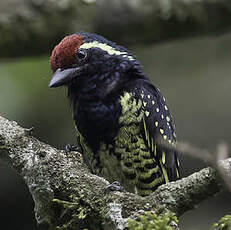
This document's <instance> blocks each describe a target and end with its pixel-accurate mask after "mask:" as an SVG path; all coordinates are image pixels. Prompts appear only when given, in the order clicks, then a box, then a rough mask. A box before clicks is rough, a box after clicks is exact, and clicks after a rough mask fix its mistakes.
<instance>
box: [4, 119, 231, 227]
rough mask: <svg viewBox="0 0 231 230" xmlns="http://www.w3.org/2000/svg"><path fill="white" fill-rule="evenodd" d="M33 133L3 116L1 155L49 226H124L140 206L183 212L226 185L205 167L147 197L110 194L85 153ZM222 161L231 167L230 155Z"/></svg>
mask: <svg viewBox="0 0 231 230" xmlns="http://www.w3.org/2000/svg"><path fill="white" fill-rule="evenodd" d="M31 132H32V130H31V129H25V128H22V127H20V126H19V125H17V123H16V122H14V121H9V120H7V119H5V118H3V117H1V116H0V159H4V160H6V161H8V162H9V164H10V165H11V166H12V167H13V168H14V169H15V170H16V171H17V172H18V173H19V175H21V176H22V177H23V179H24V181H25V183H26V185H27V186H28V188H29V191H30V193H31V195H32V197H33V199H34V203H35V215H36V219H37V222H38V223H39V224H42V225H44V226H47V229H67V227H68V229H83V228H88V229H124V228H125V226H126V225H127V220H128V218H132V219H133V217H134V215H136V214H137V213H139V212H140V211H141V210H142V211H156V210H158V209H159V208H160V207H164V208H167V209H168V210H170V211H172V212H174V213H176V215H177V216H180V215H182V214H183V213H184V212H186V211H187V210H190V209H193V208H194V207H195V206H196V205H197V204H198V203H200V202H201V201H202V200H204V199H206V198H208V197H210V196H212V195H214V194H216V193H217V192H219V191H220V190H221V189H222V187H223V184H222V183H221V181H220V178H219V175H218V173H217V172H216V170H214V169H212V168H205V169H202V170H201V171H200V172H197V173H194V174H192V175H190V176H189V177H187V178H183V179H181V180H179V181H177V182H172V183H168V184H166V185H162V186H160V187H159V188H158V189H157V190H156V191H155V192H154V193H153V194H151V195H150V196H148V197H144V198H143V197H140V196H138V195H135V194H131V193H128V192H112V193H109V194H107V195H105V194H104V189H105V187H106V185H108V184H109V182H108V181H106V180H105V179H103V178H100V177H98V176H96V175H93V174H91V173H90V172H89V171H88V168H87V167H86V166H85V164H84V163H83V162H82V157H81V154H80V153H78V152H71V153H66V152H65V151H62V150H57V149H55V148H54V147H52V146H50V145H48V144H45V143H43V142H41V141H39V140H37V139H36V138H34V137H33V136H32V135H31ZM220 164H221V165H222V166H224V167H223V169H224V170H225V171H227V173H228V172H229V171H231V158H230V159H227V160H224V161H222V162H220ZM229 174H230V173H229Z"/></svg>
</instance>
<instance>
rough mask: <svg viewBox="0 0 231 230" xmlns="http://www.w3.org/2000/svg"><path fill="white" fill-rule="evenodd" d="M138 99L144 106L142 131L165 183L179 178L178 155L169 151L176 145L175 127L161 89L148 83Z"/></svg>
mask: <svg viewBox="0 0 231 230" xmlns="http://www.w3.org/2000/svg"><path fill="white" fill-rule="evenodd" d="M136 97H138V99H139V100H141V101H142V104H143V111H144V115H143V119H142V122H141V130H142V136H143V139H145V142H146V145H147V147H148V149H149V151H150V153H151V155H152V156H153V158H154V159H155V161H156V162H157V163H158V164H159V166H160V168H161V170H162V173H163V176H164V180H165V182H168V181H174V180H176V179H178V178H179V160H178V158H177V153H176V151H174V150H170V149H169V147H168V146H169V145H170V146H171V145H173V146H174V145H175V143H176V135H175V130H174V129H175V125H174V122H173V118H172V115H171V113H170V111H169V108H168V107H167V105H166V103H165V98H164V97H163V96H162V94H161V93H160V91H159V89H158V88H156V87H154V86H153V85H152V84H151V83H148V82H146V83H145V84H143V85H142V86H141V87H140V88H139V89H137V91H136Z"/></svg>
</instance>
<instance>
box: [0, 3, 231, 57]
mask: <svg viewBox="0 0 231 230" xmlns="http://www.w3.org/2000/svg"><path fill="white" fill-rule="evenodd" d="M90 2H91V4H90ZM230 26H231V3H230V0H200V1H198V0H136V1H134V0H110V1H108V0H81V1H80V0H79V1H76V0H66V1H58V2H57V1H53V0H47V1H32V0H23V1H20V3H19V2H18V1H17V0H8V1H1V2H0V33H1V34H2V36H1V37H0V49H1V53H0V56H1V57H5V56H8V57H9V56H11V57H15V56H18V55H25V54H27V55H28V54H30V55H31V54H38V53H47V52H48V51H49V50H50V49H51V47H54V45H56V44H57V43H58V41H60V40H61V39H62V38H63V36H64V35H66V34H68V33H76V32H77V31H79V30H83V29H84V30H89V31H91V32H96V33H100V34H102V35H105V36H106V37H108V38H109V39H111V40H115V41H117V42H120V43H122V44H126V45H127V44H131V43H136V44H137V43H141V44H146V43H147V42H149V43H156V42H163V41H166V40H169V39H176V38H184V37H188V36H193V35H194V36H195V35H197V36H198V35H208V34H214V33H215V34H216V33H224V32H228V31H230ZM50 28H52V30H50ZM28 41H30V42H28ZM38 47H39V48H38Z"/></svg>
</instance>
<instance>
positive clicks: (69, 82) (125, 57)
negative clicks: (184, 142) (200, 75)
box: [49, 32, 180, 196]
mask: <svg viewBox="0 0 231 230" xmlns="http://www.w3.org/2000/svg"><path fill="white" fill-rule="evenodd" d="M50 66H51V70H52V72H53V74H52V77H51V79H50V83H49V87H50V88H53V87H62V86H64V87H66V88H67V97H68V99H69V101H70V104H71V107H72V111H73V119H74V122H75V127H76V132H77V137H78V142H79V144H80V146H81V148H82V156H83V160H84V162H85V163H86V164H87V165H88V167H89V168H90V170H91V172H92V173H94V174H96V175H99V176H102V177H104V178H105V179H107V180H108V181H109V182H111V183H112V182H113V181H118V182H119V184H121V186H122V187H123V188H124V189H125V190H126V191H128V192H132V193H135V194H138V195H140V196H148V195H150V194H151V193H152V192H153V191H155V190H156V189H157V188H158V187H159V186H160V185H162V184H165V183H167V182H170V181H175V180H177V179H179V177H180V173H179V159H178V153H177V152H176V150H174V148H173V147H174V146H175V145H176V133H175V124H174V121H173V117H172V115H171V112H170V110H169V108H168V107H167V104H166V101H165V98H164V97H163V96H162V94H161V92H160V90H159V88H157V87H156V86H155V85H154V84H152V83H151V81H150V79H149V78H148V76H147V75H146V74H145V73H144V70H143V66H142V65H141V64H140V62H139V61H138V60H137V58H136V56H135V55H133V54H132V53H131V52H130V51H128V50H127V49H126V48H125V47H123V46H121V45H118V44H117V43H115V42H112V41H110V40H108V39H106V38H104V37H103V36H101V35H98V34H94V33H89V32H78V33H75V34H70V35H67V36H65V37H64V38H63V39H62V40H61V41H60V42H59V43H58V44H57V45H56V46H55V47H54V49H53V50H52V53H51V56H50ZM169 146H170V147H169Z"/></svg>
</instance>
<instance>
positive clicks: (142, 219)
mask: <svg viewBox="0 0 231 230" xmlns="http://www.w3.org/2000/svg"><path fill="white" fill-rule="evenodd" d="M172 222H175V223H177V222H178V220H177V217H176V215H175V214H174V213H172V212H170V211H167V212H165V213H160V214H159V213H154V212H151V211H146V212H144V214H142V215H140V216H138V218H137V219H136V220H134V219H129V220H128V227H129V230H172V227H171V226H170V224H171V223H172Z"/></svg>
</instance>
